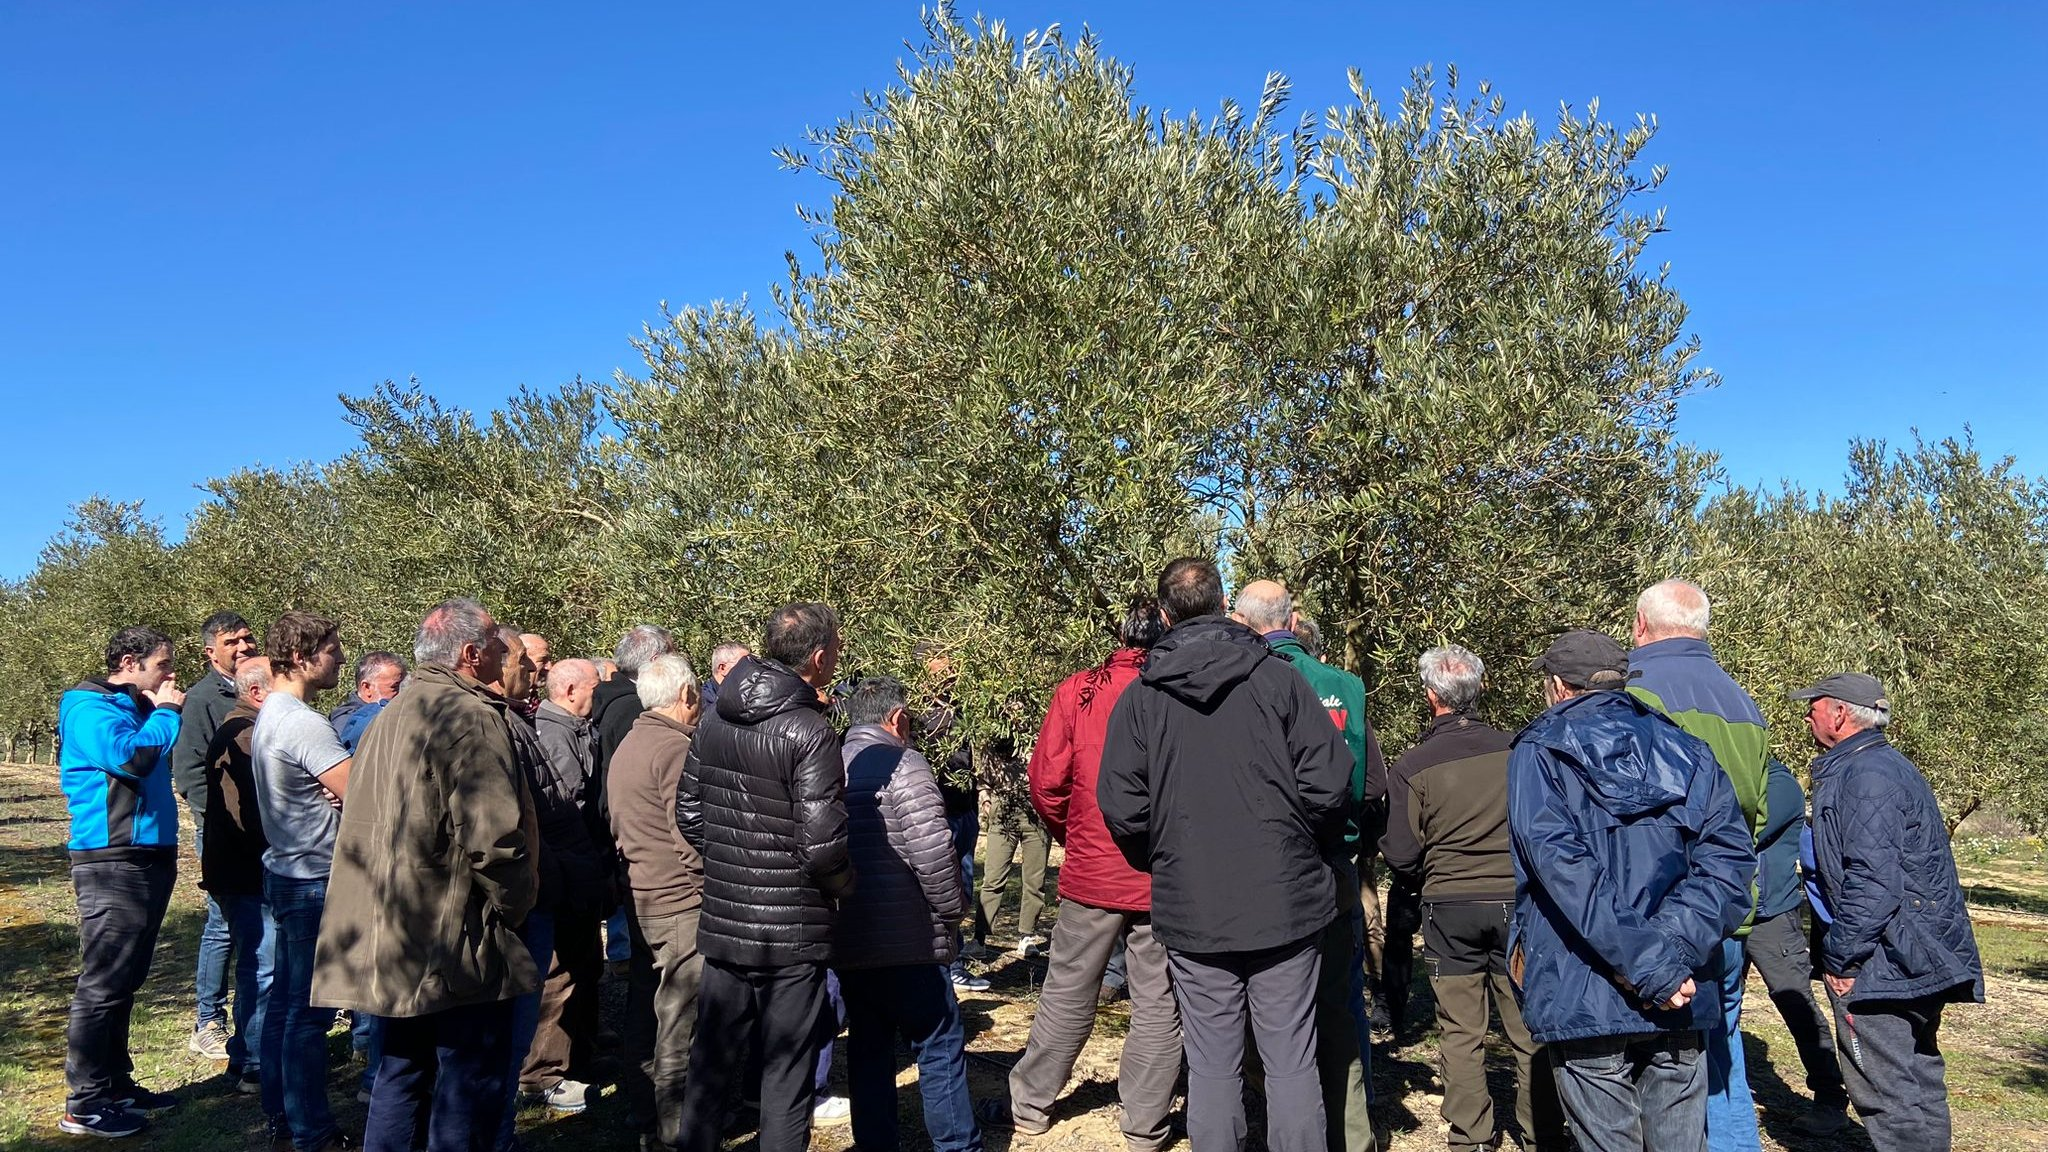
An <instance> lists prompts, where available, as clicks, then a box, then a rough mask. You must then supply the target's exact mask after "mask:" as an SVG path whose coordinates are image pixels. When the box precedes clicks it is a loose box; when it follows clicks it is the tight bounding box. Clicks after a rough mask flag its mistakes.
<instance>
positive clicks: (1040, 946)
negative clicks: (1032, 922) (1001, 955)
mask: <svg viewBox="0 0 2048 1152" xmlns="http://www.w3.org/2000/svg"><path fill="white" fill-rule="evenodd" d="M1049 943H1051V941H1049V940H1047V939H1046V938H1045V937H1043V936H1019V937H1017V955H1019V956H1021V957H1023V958H1024V959H1026V960H1029V959H1031V958H1032V957H1034V956H1043V955H1045V946H1046V945H1047V944H1049Z"/></svg>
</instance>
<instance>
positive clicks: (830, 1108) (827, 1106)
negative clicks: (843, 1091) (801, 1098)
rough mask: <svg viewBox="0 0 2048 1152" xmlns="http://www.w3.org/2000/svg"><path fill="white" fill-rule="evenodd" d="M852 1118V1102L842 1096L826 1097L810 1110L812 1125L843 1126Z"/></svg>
mask: <svg viewBox="0 0 2048 1152" xmlns="http://www.w3.org/2000/svg"><path fill="white" fill-rule="evenodd" d="M852 1118H853V1101H851V1100H848V1099H847V1098H846V1097H844V1096H827V1097H825V1098H824V1099H823V1100H820V1101H818V1104H817V1107H815V1108H812V1109H811V1123H813V1124H827V1125H831V1124H844V1123H846V1122H847V1121H848V1120H850V1119H852Z"/></svg>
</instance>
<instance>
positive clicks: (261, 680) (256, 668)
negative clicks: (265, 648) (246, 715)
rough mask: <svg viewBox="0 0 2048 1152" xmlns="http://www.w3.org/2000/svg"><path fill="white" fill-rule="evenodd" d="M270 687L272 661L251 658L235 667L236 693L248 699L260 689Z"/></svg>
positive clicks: (256, 657)
mask: <svg viewBox="0 0 2048 1152" xmlns="http://www.w3.org/2000/svg"><path fill="white" fill-rule="evenodd" d="M268 687H270V661H268V660H266V659H263V658H262V657H258V656H251V657H249V658H248V659H246V660H243V661H241V662H240V663H238V664H236V665H235V693H236V694H237V695H239V696H243V697H246V696H248V695H249V693H251V692H254V691H256V690H257V689H258V688H268Z"/></svg>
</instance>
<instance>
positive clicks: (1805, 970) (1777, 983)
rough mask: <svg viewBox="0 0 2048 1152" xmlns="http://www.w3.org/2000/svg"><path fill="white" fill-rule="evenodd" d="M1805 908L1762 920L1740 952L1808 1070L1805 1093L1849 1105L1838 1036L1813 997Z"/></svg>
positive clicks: (1831, 1104)
mask: <svg viewBox="0 0 2048 1152" xmlns="http://www.w3.org/2000/svg"><path fill="white" fill-rule="evenodd" d="M1802 915H1803V909H1802V908H1794V909H1792V910H1791V911H1790V912H1786V913H1783V914H1781V915H1777V916H1773V917H1771V918H1770V919H1768V920H1759V921H1757V922H1756V926H1755V927H1753V928H1751V929H1750V930H1749V938H1748V939H1747V940H1744V941H1743V942H1742V954H1743V956H1744V958H1746V959H1747V960H1748V961H1749V962H1750V963H1751V964H1754V965H1756V970H1757V973H1758V974H1759V975H1761V976H1762V977H1763V978H1764V987H1766V988H1768V989H1770V992H1771V1003H1772V1004H1773V1005H1775V1006H1776V1007H1777V1009H1778V1015H1780V1016H1782V1017H1784V1019H1785V1030H1786V1031H1788V1032H1790V1033H1792V1043H1793V1044H1794V1045H1795V1046H1797V1047H1798V1049H1799V1063H1800V1064H1801V1065H1803V1066H1804V1067H1805V1068H1806V1090H1807V1091H1809V1092H1811V1093H1813V1102H1814V1103H1815V1104H1816V1105H1819V1106H1820V1107H1823V1108H1835V1109H1840V1108H1846V1107H1848V1106H1849V1097H1848V1093H1847V1090H1846V1089H1844V1088H1843V1087H1842V1065H1841V1062H1840V1061H1839V1060H1837V1059H1836V1058H1835V1040H1834V1033H1833V1031H1832V1029H1831V1028H1830V1026H1829V1022H1828V1017H1827V1014H1826V1013H1825V1012H1822V1011H1821V1010H1820V1005H1819V1004H1818V1003H1817V1002H1815V1000H1814V998H1813V953H1812V951H1811V950H1810V947H1809V944H1808V939H1807V935H1806V924H1805V923H1804V921H1803V919H1802Z"/></svg>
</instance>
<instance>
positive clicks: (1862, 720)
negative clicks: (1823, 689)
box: [1835, 700, 1892, 732]
mask: <svg viewBox="0 0 2048 1152" xmlns="http://www.w3.org/2000/svg"><path fill="white" fill-rule="evenodd" d="M1835 703H1837V704H1840V705H1841V706H1842V711H1844V712H1846V713H1848V714H1849V719H1851V720H1854V721H1855V722H1856V726H1857V727H1859V728H1862V729H1865V730H1867V731H1874V732H1882V731H1884V727H1885V725H1887V724H1890V723H1891V722H1892V710H1891V709H1890V708H1866V707H1864V706H1863V705H1861V704H1851V703H1849V702H1848V701H1847V700H1837V701H1835Z"/></svg>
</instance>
